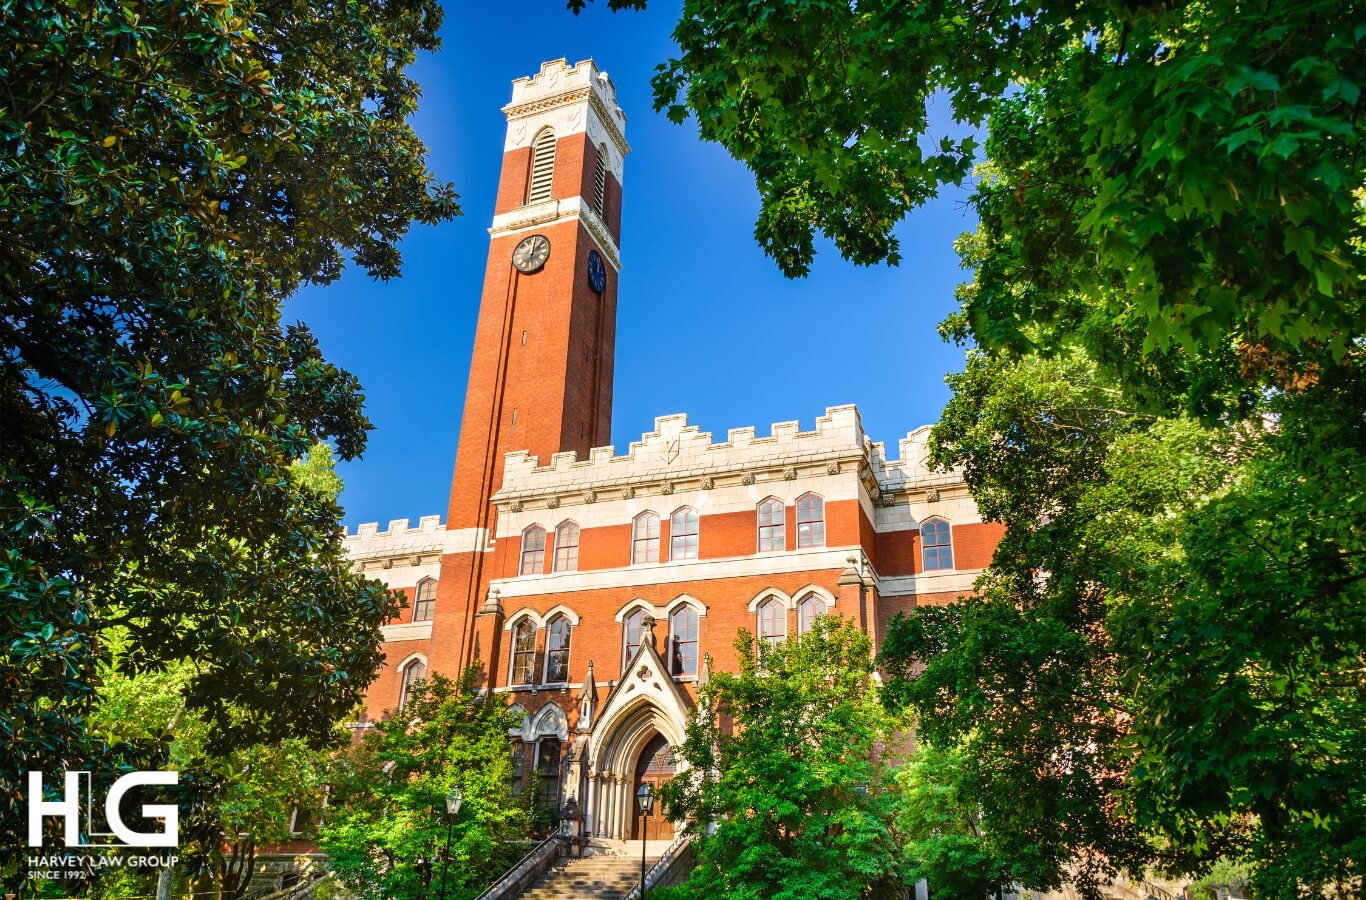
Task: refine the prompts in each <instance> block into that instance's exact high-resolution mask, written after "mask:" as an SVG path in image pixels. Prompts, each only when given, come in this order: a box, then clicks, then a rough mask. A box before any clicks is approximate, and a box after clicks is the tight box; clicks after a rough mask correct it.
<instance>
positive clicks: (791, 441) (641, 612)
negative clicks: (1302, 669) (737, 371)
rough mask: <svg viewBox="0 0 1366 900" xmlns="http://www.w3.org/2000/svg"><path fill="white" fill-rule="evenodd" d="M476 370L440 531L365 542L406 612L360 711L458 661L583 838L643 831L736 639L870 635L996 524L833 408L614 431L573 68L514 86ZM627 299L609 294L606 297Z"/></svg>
mask: <svg viewBox="0 0 1366 900" xmlns="http://www.w3.org/2000/svg"><path fill="white" fill-rule="evenodd" d="M503 111H504V113H505V114H506V115H507V119H508V132H507V140H506V143H505V152H504V157H503V168H502V175H501V181H500V184H499V190H498V200H497V208H496V209H495V210H494V218H493V227H492V228H491V229H490V235H491V239H490V246H489V258H488V267H487V269H486V273H485V280H484V290H483V295H482V299H481V305H480V310H479V321H478V327H477V332H476V336H475V345H474V359H473V363H472V366H471V370H470V381H469V388H468V391H467V394H466V399H465V412H464V418H463V420H462V425H461V434H460V442H459V447H458V451H457V455H456V463H455V477H454V482H453V484H452V487H451V496H450V502H449V505H448V508H447V515H446V519H445V523H444V525H443V524H442V522H441V520H440V517H438V516H429V517H426V518H424V519H422V521H421V523H420V524H419V526H418V527H417V528H410V527H409V526H408V522H407V520H400V521H396V522H391V523H389V527H388V529H387V530H385V531H380V530H379V528H378V526H377V525H362V526H361V527H360V529H359V530H358V532H357V533H356V534H355V535H349V536H348V539H347V540H348V545H349V548H350V552H351V554H352V557H353V559H355V561H356V563H357V565H358V566H359V567H361V568H362V569H363V570H364V571H365V572H366V573H367V574H370V575H373V576H376V577H380V578H382V579H383V580H384V581H385V582H386V583H388V584H389V585H391V586H393V587H400V588H403V589H404V590H406V591H407V592H408V594H409V597H410V600H411V604H410V606H409V608H408V609H407V610H405V611H404V613H403V615H402V617H401V619H400V620H398V621H396V622H394V623H393V624H391V625H389V626H388V627H387V628H386V629H385V637H386V645H385V655H386V659H387V662H386V666H385V669H384V671H383V672H382V673H381V674H380V677H379V679H378V680H377V681H376V682H375V684H374V685H373V687H372V688H371V690H370V693H369V696H368V706H369V711H368V714H369V716H370V717H371V718H377V717H379V716H382V715H384V714H385V713H386V711H391V710H394V709H395V708H397V707H399V706H401V705H402V703H403V699H404V693H405V691H406V689H407V687H408V686H410V685H411V684H412V683H413V682H414V681H415V680H417V679H419V678H421V677H423V676H424V675H426V674H427V673H428V672H432V671H438V672H443V673H446V674H450V675H454V674H457V673H458V672H459V671H460V670H461V669H463V668H464V667H466V666H469V665H472V664H473V665H477V666H478V667H479V668H480V670H481V672H482V676H483V678H484V682H485V686H486V687H487V688H488V689H489V690H491V691H493V692H494V693H495V694H503V695H506V698H507V700H508V702H509V703H513V704H516V705H517V706H518V707H520V708H521V709H522V710H524V711H525V717H524V719H523V723H522V727H521V729H520V730H519V731H518V732H517V733H515V734H513V735H510V739H511V741H512V746H513V758H514V760H515V761H516V762H517V764H518V765H519V766H520V767H521V769H522V770H523V772H524V773H526V775H527V777H528V778H529V777H530V774H531V773H533V772H534V773H538V775H539V777H538V778H537V784H538V785H539V786H540V787H541V789H543V790H545V791H546V792H547V795H548V796H549V797H551V798H553V799H554V800H557V801H559V800H567V799H568V798H570V797H572V798H574V799H575V801H576V803H577V805H578V807H579V808H580V810H581V811H582V812H583V814H584V827H585V831H586V833H587V834H588V835H589V836H590V837H592V838H594V839H596V840H600V841H615V840H624V839H630V838H636V837H639V836H640V834H639V831H640V830H641V828H642V827H643V828H644V829H645V832H646V835H645V836H647V837H650V838H662V837H668V836H671V835H672V831H673V826H672V825H670V824H669V823H667V822H664V821H662V820H658V816H656V820H655V821H650V822H648V823H646V824H645V825H643V826H642V824H641V821H640V818H639V817H638V816H636V815H634V804H633V802H632V800H631V795H632V794H633V793H634V791H635V789H636V787H637V785H638V784H639V782H640V781H641V780H642V779H645V780H650V779H655V778H661V777H667V774H668V772H669V771H670V770H669V765H670V763H669V761H668V759H669V755H668V753H667V748H668V747H669V746H671V745H675V744H677V743H678V742H680V741H681V740H682V738H683V731H684V727H685V723H686V720H687V717H688V715H689V710H690V709H691V707H692V705H693V703H694V701H695V699H696V696H697V690H698V687H699V684H701V683H704V682H705V679H706V678H707V675H708V672H709V670H710V668H717V667H719V668H722V669H731V668H734V667H735V664H736V661H735V657H734V650H733V648H732V646H731V645H732V642H733V641H734V639H735V636H736V632H737V630H738V629H740V628H746V629H749V630H750V631H751V632H754V633H755V634H757V635H759V636H760V637H761V638H762V639H766V640H774V641H776V640H780V639H782V638H784V637H786V636H788V635H793V634H798V633H800V632H802V631H803V630H805V629H806V628H807V627H809V625H810V622H811V620H812V619H813V618H814V617H815V616H817V615H822V614H833V615H842V616H846V617H849V618H851V619H853V620H854V621H856V622H857V623H858V624H859V626H860V627H862V628H864V629H865V630H866V631H867V632H868V633H869V634H870V636H871V637H872V640H873V643H874V645H875V647H876V646H877V645H878V644H879V643H880V641H881V638H882V635H883V633H884V631H885V628H886V624H887V622H888V620H889V619H890V618H891V617H892V616H893V615H895V614H896V613H897V612H899V611H902V610H905V609H909V608H911V607H914V606H916V605H917V604H921V603H936V602H944V601H947V600H951V599H953V598H954V597H956V596H958V595H960V594H961V593H964V592H966V591H968V590H969V589H970V588H971V586H972V583H973V580H974V578H975V577H976V575H977V573H978V572H979V571H980V570H981V568H982V567H983V566H985V565H986V564H987V562H988V561H989V559H990V557H991V553H992V550H993V548H994V547H995V544H996V541H997V540H998V538H999V536H1000V533H1001V529H1000V527H999V526H997V525H994V524H990V523H984V522H982V521H981V519H980V517H979V516H978V513H977V508H976V506H975V504H974V503H973V501H972V499H971V498H970V497H969V496H968V493H967V489H966V487H965V486H964V484H963V483H962V480H961V479H960V478H959V477H957V476H956V475H954V474H951V473H932V472H930V471H929V470H928V469H927V468H926V465H925V457H926V443H925V442H926V436H927V432H928V428H925V427H922V428H919V429H916V430H915V431H912V432H911V433H910V434H908V435H907V436H906V437H905V438H904V439H903V440H901V441H900V442H899V444H898V447H897V448H896V453H895V455H889V454H888V452H887V450H886V448H885V447H884V446H883V445H882V444H881V443H878V442H874V441H872V440H870V439H869V438H868V437H867V436H866V435H865V434H864V432H863V429H862V426H861V424H860V421H859V414H858V410H857V409H856V408H855V407H853V406H840V407H834V408H831V409H827V410H826V411H825V413H824V414H823V415H821V416H819V417H818V418H816V420H815V422H814V427H812V428H809V429H807V430H803V429H802V427H801V426H800V425H799V424H798V423H797V422H781V423H778V424H776V425H774V426H772V428H771V429H770V430H769V433H767V434H765V435H762V436H761V435H758V434H756V432H755V429H753V428H738V429H733V430H731V431H730V433H729V434H728V435H726V437H725V439H724V440H716V439H715V438H714V437H713V436H712V435H710V434H705V433H702V432H699V431H698V429H697V428H696V427H695V426H690V425H688V424H687V419H686V417H684V416H681V415H673V416H663V417H661V418H659V419H656V421H655V428H654V430H653V431H652V432H650V433H649V434H646V435H643V436H642V437H641V439H640V440H639V441H635V442H632V444H631V446H630V447H629V448H627V450H626V451H625V452H624V453H618V452H617V451H616V450H615V448H613V447H610V446H602V445H603V444H605V443H606V441H607V440H608V439H609V435H610V433H611V406H612V377H613V342H614V334H615V321H616V304H617V272H618V271H619V269H620V265H621V262H620V259H621V257H620V251H619V247H620V242H621V233H620V227H621V203H622V191H623V170H624V161H625V158H626V155H627V153H628V152H629V147H628V146H627V144H626V140H625V126H626V118H625V116H624V115H623V114H622V112H621V109H620V108H619V107H618V106H617V103H616V92H615V89H614V88H613V86H612V83H611V81H610V80H609V79H608V78H607V76H606V74H605V73H602V72H600V71H599V70H598V69H597V67H596V66H595V65H594V64H593V63H592V62H591V61H584V62H581V63H578V64H577V65H572V66H571V65H568V64H567V63H566V61H565V60H556V61H554V62H548V63H545V64H543V65H542V67H541V71H540V72H539V73H538V74H537V75H535V76H533V77H530V78H521V79H518V80H517V81H515V82H513V95H512V102H511V103H510V104H509V105H508V106H506V107H504V110H503ZM626 302H630V298H627V300H626Z"/></svg>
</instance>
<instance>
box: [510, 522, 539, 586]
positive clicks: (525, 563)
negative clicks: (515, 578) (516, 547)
mask: <svg viewBox="0 0 1366 900" xmlns="http://www.w3.org/2000/svg"><path fill="white" fill-rule="evenodd" d="M543 571H545V529H544V528H542V527H541V526H539V525H532V526H530V527H529V528H527V530H526V531H523V532H522V563H521V565H520V566H518V567H517V574H518V575H539V574H541V572H543Z"/></svg>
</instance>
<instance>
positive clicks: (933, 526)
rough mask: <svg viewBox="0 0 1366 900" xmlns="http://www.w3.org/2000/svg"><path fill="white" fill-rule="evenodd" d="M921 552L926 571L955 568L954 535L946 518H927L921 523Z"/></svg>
mask: <svg viewBox="0 0 1366 900" xmlns="http://www.w3.org/2000/svg"><path fill="white" fill-rule="evenodd" d="M920 545H921V547H922V548H923V549H922V551H921V553H922V556H923V559H924V562H925V571H926V572H929V571H933V570H934V569H952V568H953V536H952V532H951V531H950V530H949V523H948V522H947V521H945V520H944V519H939V518H935V519H926V520H925V521H924V522H921V523H920Z"/></svg>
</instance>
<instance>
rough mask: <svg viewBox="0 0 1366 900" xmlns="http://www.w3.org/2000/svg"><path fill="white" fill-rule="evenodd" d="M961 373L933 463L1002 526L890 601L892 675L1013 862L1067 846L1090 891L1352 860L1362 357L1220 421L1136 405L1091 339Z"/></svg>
mask: <svg viewBox="0 0 1366 900" xmlns="http://www.w3.org/2000/svg"><path fill="white" fill-rule="evenodd" d="M950 380H951V383H952V385H953V387H954V391H955V395H954V399H953V401H952V402H951V403H950V404H949V407H948V409H947V410H946V413H945V416H944V419H943V421H942V423H941V424H940V425H939V426H937V428H936V431H935V433H934V436H933V440H932V444H933V455H934V459H935V460H936V462H938V463H939V464H942V465H956V466H961V467H962V470H963V472H964V474H965V477H966V478H967V480H968V482H969V484H970V486H971V487H972V490H973V493H974V496H975V497H977V499H978V502H979V504H980V506H981V509H982V512H983V514H984V515H986V516H989V517H991V518H995V519H999V520H1000V521H1003V522H1004V523H1005V524H1006V526H1007V531H1006V535H1005V537H1004V538H1003V540H1002V542H1001V544H1000V546H999V547H998V550H997V553H996V556H995V558H994V559H993V562H992V566H991V568H990V569H989V570H988V571H987V572H986V573H985V574H984V576H983V577H982V579H981V580H980V581H979V583H978V588H979V590H980V594H979V596H976V597H973V598H969V599H965V600H962V601H960V602H959V603H957V604H954V605H952V606H949V607H940V608H926V609H923V610H917V611H915V612H914V613H913V614H912V615H911V616H909V617H905V618H899V619H897V620H896V621H894V622H893V623H892V625H891V627H890V628H889V629H888V635H887V639H886V643H885V645H884V650H883V659H884V662H885V663H886V665H887V666H888V668H889V671H890V674H891V676H892V677H891V679H890V681H889V684H888V686H887V690H886V693H887V696H888V697H889V699H891V700H892V701H893V702H894V703H896V704H907V705H910V706H911V707H913V708H914V709H915V711H916V712H917V714H918V716H919V721H920V727H921V732H922V734H923V735H924V736H925V737H926V738H927V739H928V740H929V741H930V742H931V743H932V744H935V745H939V746H954V747H955V748H956V749H958V750H959V751H960V752H961V753H962V755H963V757H964V767H965V771H966V772H967V775H968V778H967V779H966V780H965V781H964V782H963V784H964V786H965V788H966V796H967V797H968V798H969V799H970V801H971V802H973V803H977V804H980V807H981V809H982V815H983V818H982V827H983V830H984V831H985V832H986V833H988V834H990V835H992V836H993V842H994V843H995V844H997V845H998V846H999V847H1000V848H1001V852H1002V853H1003V854H1005V855H1006V856H1007V857H1008V858H1009V859H1011V860H1012V861H1014V864H1016V865H1024V866H1027V867H1028V870H1029V872H1030V874H1029V876H1028V877H1025V878H1021V880H1022V881H1024V883H1027V884H1030V885H1031V886H1035V887H1049V886H1052V885H1054V884H1057V883H1058V882H1059V881H1060V880H1061V879H1063V878H1064V877H1065V876H1066V875H1067V873H1068V867H1067V864H1068V861H1069V858H1070V857H1072V856H1076V857H1078V858H1080V859H1082V860H1085V865H1083V867H1082V868H1081V870H1079V871H1078V873H1077V874H1078V876H1079V880H1080V884H1079V886H1080V887H1082V888H1083V889H1084V890H1086V891H1089V892H1092V893H1093V892H1094V891H1095V890H1096V888H1097V885H1098V884H1099V883H1100V882H1102V881H1103V880H1104V879H1105V878H1107V877H1109V876H1110V875H1111V874H1113V873H1114V872H1115V871H1117V870H1118V869H1127V870H1129V871H1139V870H1140V869H1141V867H1142V865H1143V864H1144V863H1145V862H1148V861H1153V860H1157V861H1160V862H1161V863H1162V864H1163V865H1164V866H1166V867H1170V868H1173V869H1176V870H1180V871H1189V872H1194V873H1198V872H1199V871H1201V870H1202V869H1203V868H1205V867H1207V866H1209V865H1210V864H1212V863H1213V862H1214V861H1215V860H1217V859H1218V858H1220V857H1228V858H1230V859H1233V860H1235V861H1238V860H1241V861H1243V862H1245V863H1247V864H1248V865H1249V866H1250V868H1251V870H1252V873H1253V878H1252V880H1253V884H1254V886H1255V887H1258V888H1259V889H1260V890H1261V891H1262V892H1264V893H1267V894H1286V893H1295V892H1299V891H1304V890H1317V889H1319V888H1322V887H1324V886H1326V885H1339V886H1340V885H1346V884H1350V883H1351V879H1352V878H1359V877H1361V874H1362V869H1361V867H1362V865H1363V860H1366V848H1363V846H1362V844H1361V835H1362V834H1363V830H1362V829H1363V823H1364V822H1366V819H1364V818H1363V816H1366V794H1364V793H1363V791H1362V788H1361V786H1362V784H1366V754H1363V753H1362V752H1361V749H1360V745H1361V738H1362V731H1361V729H1362V725H1361V723H1362V721H1363V720H1366V718H1364V717H1366V701H1363V697H1366V690H1364V689H1363V687H1364V682H1363V677H1362V672H1363V671H1366V666H1364V665H1363V663H1366V624H1364V623H1366V591H1363V586H1364V585H1366V573H1363V570H1362V562H1363V557H1366V553H1364V552H1363V548H1362V544H1361V535H1360V529H1359V523H1360V522H1361V521H1363V520H1366V477H1364V476H1363V467H1362V464H1361V450H1362V448H1363V447H1366V433H1363V432H1364V430H1366V424H1364V423H1363V422H1362V417H1361V416H1360V410H1361V397H1362V396H1363V393H1362V384H1361V371H1360V366H1359V362H1358V361H1356V360H1353V365H1352V366H1350V367H1341V368H1336V369H1332V370H1328V371H1326V372H1325V373H1324V375H1323V377H1322V378H1321V379H1320V380H1319V381H1318V382H1317V383H1315V384H1313V385H1309V386H1306V387H1304V388H1303V389H1301V390H1297V391H1283V392H1271V393H1269V394H1268V397H1267V400H1266V401H1265V406H1264V409H1265V411H1266V418H1265V419H1264V420H1263V419H1257V420H1251V421H1244V422H1237V421H1232V422H1218V423H1213V424H1208V425H1207V424H1201V423H1199V422H1197V421H1195V420H1193V419H1187V418H1181V417H1175V416H1171V417H1155V416H1152V415H1148V414H1145V413H1141V412H1134V411H1126V410H1125V409H1123V408H1122V404H1123V397H1122V393H1121V391H1120V390H1119V389H1118V388H1117V387H1116V386H1115V385H1114V384H1113V383H1112V382H1109V381H1107V379H1106V378H1105V376H1104V375H1103V374H1102V370H1101V368H1100V367H1099V366H1097V365H1095V364H1093V363H1091V362H1089V361H1088V360H1086V359H1085V357H1084V356H1082V355H1080V354H1073V355H1072V356H1071V357H1069V358H1068V359H1065V360H1064V359H1057V358H1054V359H1039V358H1035V357H1026V358H1024V359H1021V360H1019V361H1018V362H1011V361H1005V360H1000V359H994V360H993V359H991V358H989V357H987V356H985V355H983V354H980V353H974V354H972V356H971V357H970V359H969V363H968V368H967V371H966V372H965V373H964V374H962V375H959V376H954V377H953V378H951V379H950ZM921 665H923V666H924V668H923V671H922V670H921V669H920V668H919V667H920V666H921ZM1088 869H1089V871H1088ZM1093 895H1094V893H1093Z"/></svg>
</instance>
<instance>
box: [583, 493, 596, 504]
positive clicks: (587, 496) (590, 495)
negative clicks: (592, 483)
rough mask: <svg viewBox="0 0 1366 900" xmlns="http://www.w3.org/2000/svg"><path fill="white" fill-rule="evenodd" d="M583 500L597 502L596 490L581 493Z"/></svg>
mask: <svg viewBox="0 0 1366 900" xmlns="http://www.w3.org/2000/svg"><path fill="white" fill-rule="evenodd" d="M583 502H584V503H597V502H598V492H597V491H589V492H588V493H586V494H584V495H583Z"/></svg>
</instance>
